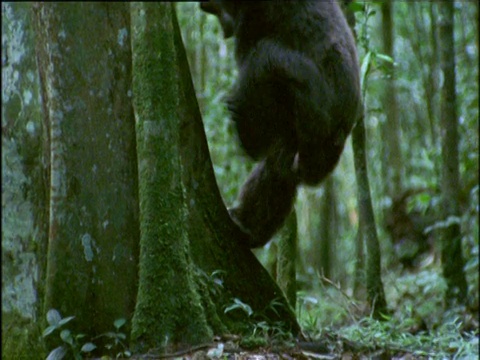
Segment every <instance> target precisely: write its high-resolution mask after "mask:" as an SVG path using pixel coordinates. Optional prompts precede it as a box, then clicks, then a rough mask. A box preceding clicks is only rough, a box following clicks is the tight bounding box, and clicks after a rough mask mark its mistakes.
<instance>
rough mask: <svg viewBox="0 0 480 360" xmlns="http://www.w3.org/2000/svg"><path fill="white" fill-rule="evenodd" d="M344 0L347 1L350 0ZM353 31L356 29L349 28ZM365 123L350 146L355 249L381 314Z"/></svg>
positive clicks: (350, 19)
mask: <svg viewBox="0 0 480 360" xmlns="http://www.w3.org/2000/svg"><path fill="white" fill-rule="evenodd" d="M349 1H350V0H347V1H346V2H349ZM347 19H348V23H349V25H350V27H351V28H352V29H354V28H355V16H354V14H353V12H352V11H350V10H347ZM352 31H353V32H354V33H355V31H354V30H352ZM362 91H363V92H365V83H362ZM365 137H366V136H365V123H364V117H363V116H362V117H361V118H360V119H359V120H358V122H357V124H356V125H355V126H354V128H353V131H352V148H353V163H354V166H355V178H356V180H357V201H358V217H359V233H358V235H357V241H360V242H361V244H358V245H357V248H356V250H357V251H356V253H357V254H358V255H361V254H362V251H361V250H362V247H363V244H365V255H366V256H365V258H366V261H365V281H366V290H367V298H368V300H369V302H370V305H371V307H372V310H373V316H374V317H376V318H381V314H382V313H386V312H387V302H386V300H385V292H384V290H383V283H382V269H381V253H380V245H379V243H378V236H377V226H376V224H375V217H374V215H373V207H372V198H371V195H370V184H369V181H368V170H367V158H366V154H365V152H366V145H365V142H366V140H365ZM362 260H363V259H357V269H356V271H357V272H358V271H363V270H364V269H363V268H362V267H360V265H362V263H363V261H362ZM361 278H362V276H361V274H356V275H355V281H357V283H356V284H355V285H357V286H356V288H357V289H359V287H358V279H361Z"/></svg>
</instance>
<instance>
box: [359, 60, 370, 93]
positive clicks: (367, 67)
mask: <svg viewBox="0 0 480 360" xmlns="http://www.w3.org/2000/svg"><path fill="white" fill-rule="evenodd" d="M371 58H372V52H371V51H369V52H368V53H367V54H366V55H365V57H364V58H363V61H362V67H361V69H360V74H361V76H360V81H361V84H362V87H363V86H364V85H363V84H365V79H366V77H367V75H368V73H369V72H370V64H371Z"/></svg>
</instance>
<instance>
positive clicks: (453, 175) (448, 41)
mask: <svg viewBox="0 0 480 360" xmlns="http://www.w3.org/2000/svg"><path fill="white" fill-rule="evenodd" d="M438 6H439V10H440V23H439V29H440V38H441V42H440V57H441V60H440V62H441V69H442V72H443V75H444V81H443V87H442V94H441V96H442V100H441V103H442V105H441V107H442V111H441V113H442V115H441V119H440V120H441V127H442V132H441V134H442V136H441V138H442V177H441V188H442V210H443V211H442V215H443V218H444V221H446V225H445V227H444V228H443V229H442V235H441V257H442V265H443V276H444V277H445V280H446V282H447V292H446V295H445V299H446V302H447V304H448V305H454V304H455V303H456V302H458V303H463V304H465V303H466V301H467V282H466V279H465V273H464V270H463V267H464V265H465V261H464V258H463V254H462V236H461V232H460V219H459V216H460V210H459V204H458V195H459V193H458V189H459V188H460V181H459V177H460V175H459V168H458V119H457V109H456V106H457V104H456V93H455V87H456V84H455V81H456V79H455V48H454V31H453V25H454V3H453V1H452V2H440V3H438ZM449 220H450V221H449Z"/></svg>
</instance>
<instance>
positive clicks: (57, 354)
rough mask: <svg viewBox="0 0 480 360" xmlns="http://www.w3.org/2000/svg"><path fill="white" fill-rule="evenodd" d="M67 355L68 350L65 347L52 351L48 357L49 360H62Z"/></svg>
mask: <svg viewBox="0 0 480 360" xmlns="http://www.w3.org/2000/svg"><path fill="white" fill-rule="evenodd" d="M66 353H67V349H66V348H65V347H63V346H59V347H57V348H55V349H53V350H52V351H50V354H48V356H47V360H62V359H63V357H64V356H65V354H66Z"/></svg>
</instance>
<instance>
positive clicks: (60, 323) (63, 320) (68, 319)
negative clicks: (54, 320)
mask: <svg viewBox="0 0 480 360" xmlns="http://www.w3.org/2000/svg"><path fill="white" fill-rule="evenodd" d="M73 319H75V316H69V317H66V318H65V319H61V320H60V321H59V322H58V326H62V325H65V324H66V323H68V322H70V321H71V320H73Z"/></svg>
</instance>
